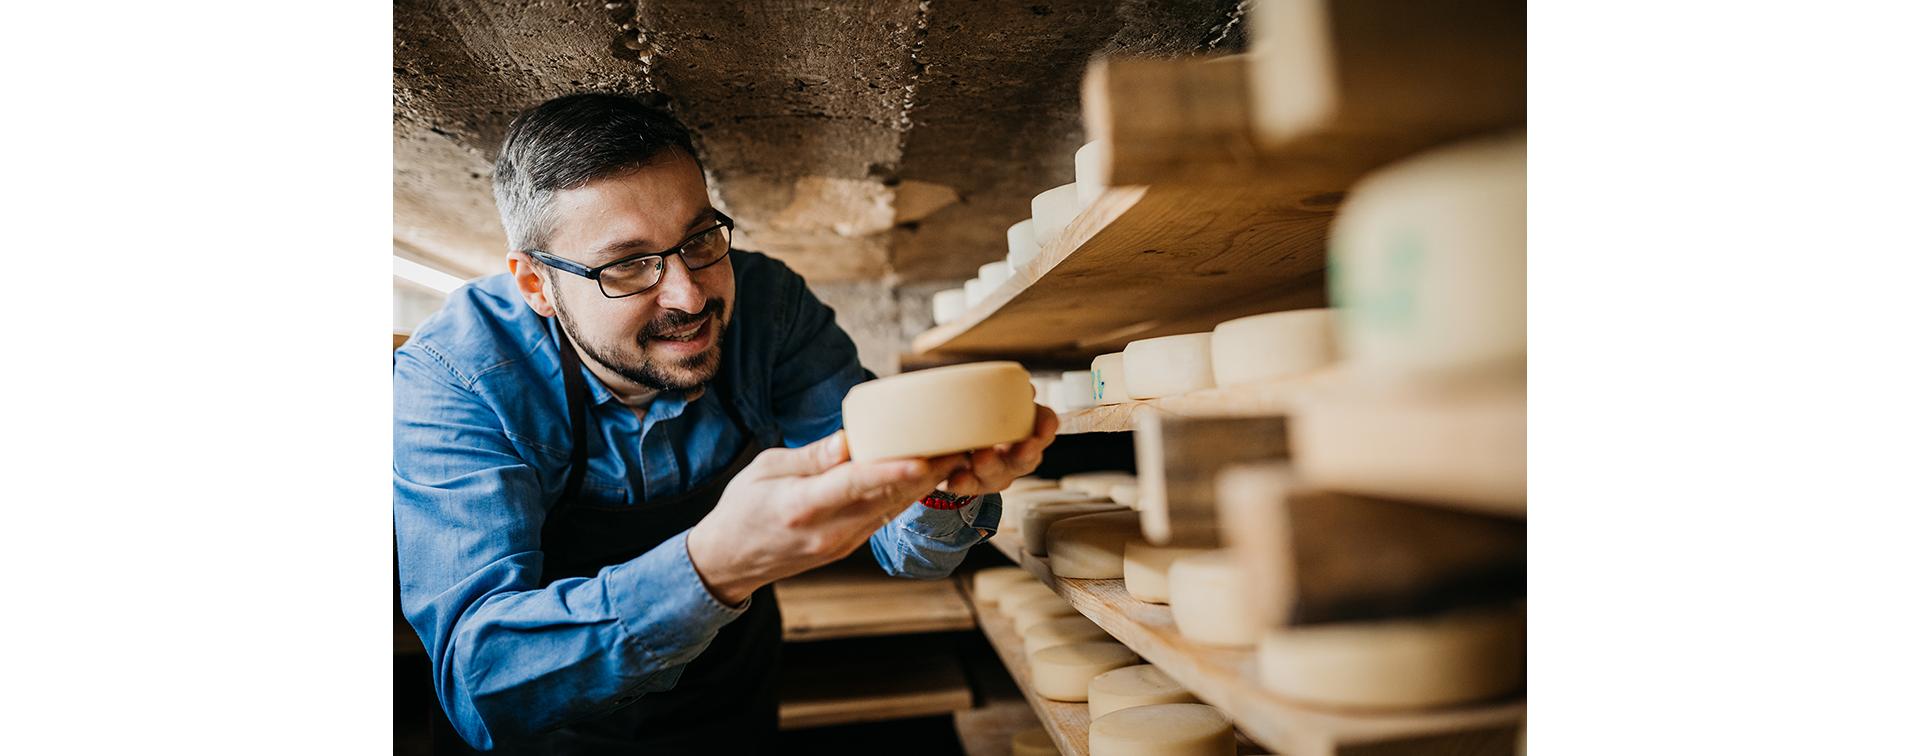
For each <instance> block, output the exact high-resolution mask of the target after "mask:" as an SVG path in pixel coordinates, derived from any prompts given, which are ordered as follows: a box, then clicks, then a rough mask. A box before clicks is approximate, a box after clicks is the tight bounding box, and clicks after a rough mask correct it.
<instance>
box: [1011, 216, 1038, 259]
mask: <svg viewBox="0 0 1920 756" xmlns="http://www.w3.org/2000/svg"><path fill="white" fill-rule="evenodd" d="M1039 256H1040V242H1039V241H1038V240H1036V239H1034V238H1033V219H1032V218H1028V219H1026V220H1023V221H1020V222H1019V223H1015V224H1013V225H1011V226H1008V227H1007V265H1009V266H1012V267H1014V268H1019V267H1020V266H1022V265H1026V264H1027V263H1029V262H1033V258H1036V257H1039Z"/></svg>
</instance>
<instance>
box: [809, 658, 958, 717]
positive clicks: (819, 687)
mask: <svg viewBox="0 0 1920 756" xmlns="http://www.w3.org/2000/svg"><path fill="white" fill-rule="evenodd" d="M807 648H819V647H817V646H815V647H808V646H801V647H795V648H794V649H790V650H789V652H788V654H787V659H786V661H785V663H784V665H783V669H782V670H781V684H780V729H783V730H798V729H805V728H809V727H824V726H827V725H836V724H853V723H858V722H880V721H885V720H890V719H908V718H912V717H924V716H928V715H933V714H945V713H949V712H955V711H962V710H965V709H968V708H972V706H973V689H972V688H971V687H969V686H968V685H967V676H966V673H965V672H964V671H962V669H961V667H960V660H959V658H958V657H957V656H955V655H954V654H953V652H952V651H951V649H946V648H940V649H937V650H934V651H932V652H929V651H928V649H927V648H926V647H924V646H920V647H918V648H917V649H916V648H915V647H913V646H910V645H906V646H903V645H898V644H896V645H895V646H894V647H893V648H891V649H882V650H875V648H874V647H873V646H870V645H863V646H857V647H850V648H845V649H836V650H833V651H831V652H827V653H818V654H809V653H806V652H805V651H803V649H807Z"/></svg>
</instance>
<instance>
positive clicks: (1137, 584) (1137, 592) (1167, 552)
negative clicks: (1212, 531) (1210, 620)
mask: <svg viewBox="0 0 1920 756" xmlns="http://www.w3.org/2000/svg"><path fill="white" fill-rule="evenodd" d="M1209 551H1212V549H1196V548H1189V547H1185V546H1156V545H1154V544H1151V543H1147V542H1146V541H1145V540H1142V539H1138V538H1135V539H1132V540H1129V541H1127V546H1126V550H1125V552H1124V553H1123V554H1122V555H1121V558H1122V561H1123V562H1124V563H1123V564H1122V565H1121V577H1124V578H1126V581H1127V583H1126V585H1127V595H1130V596H1132V597H1134V598H1136V599H1139V600H1141V601H1145V602H1147V603H1150V604H1164V603H1167V601H1168V598H1169V596H1170V594H1169V593H1168V591H1167V571H1168V570H1170V569H1172V568H1173V562H1174V560H1176V559H1179V558H1181V557H1189V556H1194V555H1196V554H1205V553H1207V552H1209Z"/></svg>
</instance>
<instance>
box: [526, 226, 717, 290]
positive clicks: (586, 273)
mask: <svg viewBox="0 0 1920 756" xmlns="http://www.w3.org/2000/svg"><path fill="white" fill-rule="evenodd" d="M713 215H714V218H715V221H716V223H715V224H714V226H713V227H712V228H709V229H707V230H705V231H701V232H698V233H695V234H694V235H692V236H689V237H687V238H686V240H684V241H682V242H680V243H679V244H675V245H673V247H672V248H671V249H668V250H666V251H663V252H642V253H640V254H637V255H632V256H628V257H622V258H620V259H618V260H615V261H613V262H610V263H607V264H605V265H601V266H597V267H592V268H589V267H587V266H585V265H581V264H580V263H577V262H574V261H572V260H568V259H565V258H562V257H555V256H553V255H552V254H549V253H547V252H543V251H541V250H537V249H529V250H527V255H528V256H530V257H532V258H533V259H535V260H539V261H540V262H542V263H545V264H546V265H548V266H551V267H554V268H558V269H560V270H564V271H566V272H568V273H572V274H574V275H576V276H581V277H583V278H590V279H593V280H594V281H595V282H596V283H598V284H600V293H601V294H602V295H604V296H606V297H607V298H608V299H619V298H621V297H631V296H633V295H635V294H639V293H640V292H643V291H646V290H648V289H651V288H653V287H654V286H655V285H657V284H659V283H660V279H662V278H665V277H666V274H667V258H668V257H670V256H672V255H679V256H680V259H681V260H682V261H684V262H686V264H687V270H700V269H702V268H706V267H710V266H713V265H715V264H718V263H719V262H720V261H721V260H725V259H727V253H729V252H732V251H733V219H732V218H729V217H727V215H726V213H722V212H719V211H717V210H716V211H714V213H713Z"/></svg>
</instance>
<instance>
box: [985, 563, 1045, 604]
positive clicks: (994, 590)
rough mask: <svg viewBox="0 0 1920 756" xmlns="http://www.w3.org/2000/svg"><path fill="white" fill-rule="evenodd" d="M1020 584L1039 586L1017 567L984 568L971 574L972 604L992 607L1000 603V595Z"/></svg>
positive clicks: (1024, 571) (1031, 576)
mask: <svg viewBox="0 0 1920 756" xmlns="http://www.w3.org/2000/svg"><path fill="white" fill-rule="evenodd" d="M1021 583H1033V584H1035V585H1039V584H1040V581H1038V580H1035V579H1034V578H1033V575H1032V574H1030V573H1028V572H1027V571H1026V570H1023V569H1020V568H1019V567H986V568H983V569H980V570H978V571H975V572H974V573H973V600H974V603H977V604H982V605H985V606H993V605H994V604H996V603H998V602H999V601H1000V593H1001V592H1002V591H1004V590H1006V589H1008V588H1011V587H1013V586H1015V585H1019V584H1021Z"/></svg>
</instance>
